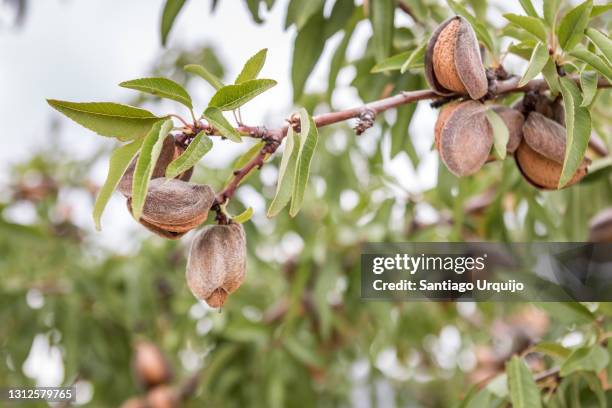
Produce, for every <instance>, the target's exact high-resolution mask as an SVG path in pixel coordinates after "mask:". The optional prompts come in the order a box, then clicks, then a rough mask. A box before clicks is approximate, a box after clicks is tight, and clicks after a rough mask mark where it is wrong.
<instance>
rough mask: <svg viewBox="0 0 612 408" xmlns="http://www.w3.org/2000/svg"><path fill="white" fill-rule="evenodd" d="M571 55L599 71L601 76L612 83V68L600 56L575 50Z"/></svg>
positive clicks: (586, 51)
mask: <svg viewBox="0 0 612 408" xmlns="http://www.w3.org/2000/svg"><path fill="white" fill-rule="evenodd" d="M570 55H571V56H572V57H575V58H578V59H579V60H581V61H584V62H586V63H587V64H589V65H590V66H592V67H593V68H595V69H596V70H597V71H599V73H600V74H601V75H603V76H605V77H606V78H608V81H612V67H610V65H608V64H607V63H606V61H604V60H603V58H601V57H600V56H599V55H595V54H593V53H592V52H591V51H588V50H574V51H572V52H570Z"/></svg>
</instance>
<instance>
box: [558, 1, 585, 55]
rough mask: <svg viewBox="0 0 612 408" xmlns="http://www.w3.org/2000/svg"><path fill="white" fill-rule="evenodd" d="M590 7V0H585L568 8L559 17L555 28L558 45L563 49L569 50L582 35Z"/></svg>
mask: <svg viewBox="0 0 612 408" xmlns="http://www.w3.org/2000/svg"><path fill="white" fill-rule="evenodd" d="M592 8H593V2H592V0H587V1H585V2H584V3H582V4H580V5H578V6H576V7H575V8H573V9H572V10H570V11H569V12H568V13H567V14H566V15H565V16H563V18H562V19H561V22H560V23H559V28H558V29H557V37H558V38H559V45H560V46H561V48H563V49H564V50H565V51H570V50H571V49H572V48H574V47H575V46H576V45H577V44H578V43H579V42H580V40H582V38H583V37H584V29H585V28H586V27H587V24H588V23H589V16H590V14H591V9H592Z"/></svg>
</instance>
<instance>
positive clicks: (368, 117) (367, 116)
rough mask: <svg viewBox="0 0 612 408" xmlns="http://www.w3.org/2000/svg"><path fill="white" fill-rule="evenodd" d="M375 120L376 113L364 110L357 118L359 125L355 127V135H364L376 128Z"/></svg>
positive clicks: (368, 109)
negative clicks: (370, 129) (373, 127)
mask: <svg viewBox="0 0 612 408" xmlns="http://www.w3.org/2000/svg"><path fill="white" fill-rule="evenodd" d="M375 119H376V112H374V111H373V110H372V109H370V108H364V109H363V110H362V111H361V113H359V117H358V118H357V125H356V126H355V127H354V129H355V133H356V134H357V135H361V134H363V132H365V131H366V130H368V129H369V128H371V127H372V126H374V120H375Z"/></svg>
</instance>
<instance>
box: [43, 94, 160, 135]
mask: <svg viewBox="0 0 612 408" xmlns="http://www.w3.org/2000/svg"><path fill="white" fill-rule="evenodd" d="M47 103H49V105H51V107H53V108H54V109H56V110H57V111H59V112H61V113H63V114H64V115H66V116H68V117H69V118H70V119H72V120H74V121H75V122H76V123H78V124H79V125H81V126H84V127H86V128H87V129H89V130H92V131H94V132H96V133H97V134H99V135H101V136H108V137H115V138H117V139H119V140H121V141H126V140H132V139H137V138H139V137H143V136H144V135H146V134H147V132H148V131H149V130H150V129H151V126H153V123H155V122H157V121H158V120H159V119H161V118H159V117H157V116H155V115H154V114H152V113H151V112H149V111H147V110H145V109H140V108H135V107H133V106H128V105H121V104H119V103H113V102H85V103H79V102H67V101H58V100H55V99H48V100H47Z"/></svg>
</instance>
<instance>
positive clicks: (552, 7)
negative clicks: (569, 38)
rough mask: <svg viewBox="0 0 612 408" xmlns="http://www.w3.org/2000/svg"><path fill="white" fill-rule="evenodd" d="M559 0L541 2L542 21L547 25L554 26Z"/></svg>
mask: <svg viewBox="0 0 612 408" xmlns="http://www.w3.org/2000/svg"><path fill="white" fill-rule="evenodd" d="M560 2H561V0H544V1H543V2H542V3H543V4H542V10H543V12H544V13H543V14H544V21H546V23H547V24H548V26H549V27H551V28H552V27H555V23H556V20H555V18H557V11H558V10H559V3H560Z"/></svg>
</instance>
